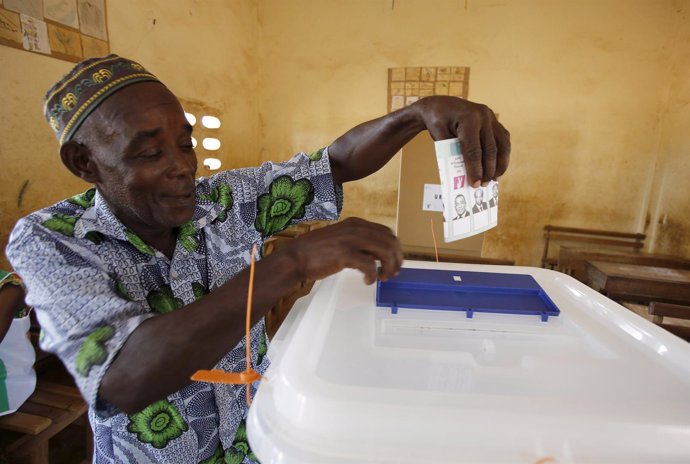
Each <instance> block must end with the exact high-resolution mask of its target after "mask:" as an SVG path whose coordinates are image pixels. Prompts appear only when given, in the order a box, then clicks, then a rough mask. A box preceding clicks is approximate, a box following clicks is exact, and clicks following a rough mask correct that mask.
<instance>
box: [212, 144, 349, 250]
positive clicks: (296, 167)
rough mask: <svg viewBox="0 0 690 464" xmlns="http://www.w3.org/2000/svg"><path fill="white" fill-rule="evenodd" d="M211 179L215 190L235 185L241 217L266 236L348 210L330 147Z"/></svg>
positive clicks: (215, 176) (336, 217)
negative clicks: (336, 179) (330, 154)
mask: <svg viewBox="0 0 690 464" xmlns="http://www.w3.org/2000/svg"><path fill="white" fill-rule="evenodd" d="M208 181H209V183H210V187H209V189H210V190H211V191H212V190H213V189H217V188H218V186H219V185H223V184H226V185H229V186H230V188H231V189H232V198H233V202H234V203H235V205H234V206H235V207H236V208H237V209H238V211H239V215H240V217H241V218H242V220H243V221H245V222H246V223H247V225H249V223H251V224H252V225H253V227H254V228H256V230H257V231H258V232H259V233H260V234H261V236H262V237H264V238H265V237H269V236H271V235H273V234H275V233H277V232H280V231H281V230H283V229H285V228H286V227H288V226H290V225H292V224H296V223H298V222H302V221H314V220H337V219H338V218H339V216H340V212H341V211H342V206H343V189H342V186H340V185H337V184H335V183H334V182H333V176H332V174H331V166H330V160H329V156H328V148H322V149H320V150H317V151H315V152H313V153H311V154H306V153H298V154H296V155H295V156H293V157H292V158H291V159H289V160H287V161H284V162H281V163H274V162H266V163H263V164H262V165H261V166H259V167H256V168H243V169H237V170H232V171H223V172H221V173H218V174H216V175H214V176H212V177H211V178H209V179H208Z"/></svg>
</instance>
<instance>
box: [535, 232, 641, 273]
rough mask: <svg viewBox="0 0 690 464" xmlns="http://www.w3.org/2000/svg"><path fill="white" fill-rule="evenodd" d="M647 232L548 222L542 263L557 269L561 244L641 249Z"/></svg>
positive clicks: (547, 267)
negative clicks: (585, 227)
mask: <svg viewBox="0 0 690 464" xmlns="http://www.w3.org/2000/svg"><path fill="white" fill-rule="evenodd" d="M645 237H646V236H645V234H638V233H630V232H616V231H610V230H595V229H581V228H577V227H561V226H554V225H551V224H547V225H545V226H544V252H543V253H542V257H541V265H542V267H543V268H546V269H555V268H556V266H557V265H558V248H560V245H561V244H565V243H568V244H574V243H579V244H583V243H584V244H591V245H596V246H599V247H611V248H618V249H620V248H624V249H630V250H635V251H639V250H641V249H642V247H644V239H645Z"/></svg>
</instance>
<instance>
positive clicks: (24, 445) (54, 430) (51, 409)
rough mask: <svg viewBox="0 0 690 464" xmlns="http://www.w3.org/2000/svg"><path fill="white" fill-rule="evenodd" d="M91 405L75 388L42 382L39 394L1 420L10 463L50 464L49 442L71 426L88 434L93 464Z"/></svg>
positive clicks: (85, 460) (86, 457) (37, 391)
mask: <svg viewBox="0 0 690 464" xmlns="http://www.w3.org/2000/svg"><path fill="white" fill-rule="evenodd" d="M87 409H88V407H87V405H86V403H85V402H84V400H83V399H82V397H81V395H80V393H79V390H77V389H76V388H75V387H73V386H68V385H61V384H57V383H52V382H47V381H43V380H41V378H40V377H39V380H38V383H37V385H36V390H35V391H34V393H33V394H32V395H31V396H30V397H29V399H28V400H27V401H26V402H25V403H24V404H23V405H22V406H21V407H20V408H19V410H17V411H16V412H14V413H12V414H9V415H7V416H2V417H0V431H2V436H3V438H2V444H3V446H4V448H5V452H6V453H7V455H8V457H9V460H10V461H9V462H11V463H16V464H25V463H26V464H48V462H49V441H50V439H51V438H53V437H55V435H57V434H58V433H60V432H62V431H63V430H65V428H67V427H68V426H70V425H78V426H80V427H82V428H84V429H85V430H86V434H85V438H86V444H85V449H86V453H85V454H86V456H85V458H84V460H83V461H82V463H87V462H91V455H92V454H93V435H92V433H91V426H90V425H89V421H88V417H87V414H86V412H87Z"/></svg>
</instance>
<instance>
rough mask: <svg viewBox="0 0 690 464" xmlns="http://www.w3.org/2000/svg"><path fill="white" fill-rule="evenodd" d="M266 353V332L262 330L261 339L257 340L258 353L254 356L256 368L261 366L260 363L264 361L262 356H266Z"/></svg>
mask: <svg viewBox="0 0 690 464" xmlns="http://www.w3.org/2000/svg"><path fill="white" fill-rule="evenodd" d="M267 352H268V344H267V343H266V331H265V330H262V331H261V338H259V353H258V355H257V356H256V365H257V366H258V365H259V364H261V361H263V360H264V356H266V353H267Z"/></svg>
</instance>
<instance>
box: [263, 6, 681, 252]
mask: <svg viewBox="0 0 690 464" xmlns="http://www.w3.org/2000/svg"><path fill="white" fill-rule="evenodd" d="M465 5H467V8H465ZM688 5H689V4H688V2H673V1H655V2H648V1H644V0H643V1H629V0H621V1H581V2H572V1H553V0H544V1H534V0H531V1H528V0H512V1H502V2H490V1H478V0H469V1H467V2H461V1H450V0H449V1H427V0H396V1H395V2H392V1H367V0H361V1H308V0H302V1H296V0H293V1H290V2H284V1H280V0H267V1H265V2H263V3H262V8H261V14H260V18H261V31H262V63H263V67H262V86H263V87H264V89H265V92H263V93H262V94H261V103H260V107H261V120H262V143H263V145H262V153H261V156H262V157H263V158H271V157H276V155H279V156H282V155H283V154H287V153H289V152H292V151H295V150H298V149H309V148H311V147H313V146H318V145H320V144H325V143H328V142H329V141H330V140H332V139H333V138H335V137H336V136H337V135H339V134H340V133H341V132H343V131H344V130H346V129H347V128H349V127H351V126H353V125H354V124H356V123H358V122H360V121H362V120H365V119H370V118H373V117H376V116H378V115H380V114H382V112H384V111H385V108H386V101H385V98H386V78H387V76H386V69H387V68H389V67H396V66H417V65H420V66H422V65H429V66H436V65H441V66H442V65H458V66H470V67H471V78H470V92H469V97H470V99H471V100H475V101H481V102H484V103H487V104H489V105H490V106H491V107H492V108H493V109H494V110H495V111H496V112H498V113H500V118H501V121H502V122H503V123H504V124H505V125H506V126H507V127H508V128H509V129H510V131H511V132H512V142H513V156H512V164H511V168H510V169H509V172H508V174H507V175H506V176H505V177H504V179H503V183H502V194H501V195H502V198H503V200H502V208H501V210H500V218H499V227H497V228H496V229H493V230H492V231H490V232H488V233H487V234H486V237H485V241H484V255H486V256H491V257H512V258H514V259H515V260H516V262H517V263H519V264H528V265H539V258H540V255H541V247H542V228H543V225H544V224H547V223H556V224H561V225H570V226H582V227H591V228H603V229H620V230H627V231H631V232H632V231H646V232H650V230H649V229H645V228H644V227H645V217H646V213H647V205H648V204H649V203H650V201H651V196H652V195H651V192H650V190H651V189H652V188H655V189H658V188H659V185H660V184H659V182H652V179H653V178H654V177H655V176H654V166H655V163H656V158H657V157H659V156H661V155H662V150H663V149H664V147H663V146H662V142H661V135H662V134H661V127H662V126H661V120H662V117H663V116H664V115H665V108H666V106H667V105H668V104H669V102H668V98H667V97H668V90H669V86H670V85H671V79H672V76H673V70H674V69H675V68H677V67H678V64H677V62H678V61H679V60H681V59H686V58H685V57H686V56H687V55H688V53H689V52H690V44H689V43H688V40H687V35H685V36H680V35H679V31H680V30H683V29H686V30H687V29H690V21H689V19H688V17H687V13H688ZM681 40H682V41H681ZM687 75H688V74H687V73H686V74H682V73H678V76H679V77H678V83H677V84H676V85H675V86H674V90H673V92H676V91H680V90H682V89H681V88H680V85H681V82H682V83H685V85H687V79H685V78H686V76H687ZM685 91H686V92H687V88H686V89H685ZM672 101H673V100H672ZM685 102H686V103H685V105H686V110H687V94H686V96H685ZM677 103H678V104H680V103H681V102H680V101H678V102H677ZM679 117H680V116H679ZM685 121H686V122H687V116H686V119H685ZM682 123H683V121H682V120H681V119H677V126H678V129H677V130H676V132H674V133H673V134H675V135H673V134H671V133H670V132H668V133H665V134H666V135H664V137H675V140H676V141H675V142H674V146H675V147H676V148H677V155H676V158H677V159H674V160H670V159H669V160H668V163H667V164H666V165H667V166H669V167H670V168H671V170H672V171H674V173H676V174H675V175H676V176H677V177H678V178H683V176H685V177H684V178H687V177H688V176H690V171H689V170H688V167H687V165H685V167H684V168H681V167H680V166H678V163H677V161H679V160H680V158H682V157H685V158H687V156H688V149H689V148H690V147H688V144H687V138H686V137H684V135H683V131H682V129H681V127H682ZM668 129H669V131H670V127H669V128H668ZM683 140H685V141H686V142H685V146H684V147H681V146H679V145H681V144H682V141H683ZM429 162H430V163H433V162H434V160H431V159H430V160H429ZM398 174H399V165H398V164H397V163H392V164H391V165H390V166H387V167H386V168H385V169H384V170H383V171H382V172H381V173H379V174H378V175H377V177H376V178H375V179H366V180H363V181H360V182H358V183H356V184H353V185H350V186H348V188H347V192H348V193H349V194H350V196H349V199H350V201H349V202H348V203H347V205H346V209H345V213H346V214H356V215H364V216H365V217H369V218H373V219H375V220H379V221H382V222H385V223H386V224H388V225H392V224H394V223H395V221H394V215H395V211H396V208H395V205H396V201H397V194H396V188H397V181H398ZM403 188H404V186H403ZM677 191H678V196H680V197H682V198H680V205H679V208H681V209H682V208H685V211H690V201H689V200H688V195H687V194H686V192H687V189H683V188H680V189H679V190H677ZM667 197H668V196H666V197H664V198H667ZM353 199H354V201H352V200H353ZM679 216H681V213H680V210H678V211H677V212H675V213H672V212H671V211H670V210H669V224H671V223H672V221H671V217H673V221H678V222H681V221H682V219H681V217H679ZM674 224H675V222H674ZM679 229H680V230H679V231H678V233H679V234H681V235H682V234H685V235H687V233H688V232H689V231H690V224H688V223H687V222H685V224H684V225H680V226H679ZM662 235H663V234H657V235H656V240H658V241H659V240H664V238H662ZM684 250H685V253H688V248H687V246H686V247H685V248H684ZM669 251H673V250H669Z"/></svg>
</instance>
